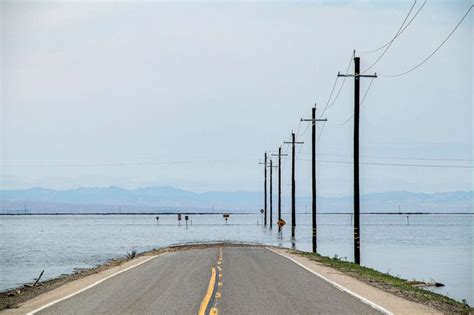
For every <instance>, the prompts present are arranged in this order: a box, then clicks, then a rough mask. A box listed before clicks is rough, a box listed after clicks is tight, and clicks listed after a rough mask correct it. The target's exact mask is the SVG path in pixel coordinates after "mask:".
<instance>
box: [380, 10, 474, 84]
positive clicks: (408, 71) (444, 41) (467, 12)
mask: <svg viewBox="0 0 474 315" xmlns="http://www.w3.org/2000/svg"><path fill="white" fill-rule="evenodd" d="M473 7H474V5H471V6H470V7H469V9H468V10H467V11H466V13H465V14H464V16H463V17H462V18H461V20H460V21H459V22H458V23H457V24H456V26H455V27H454V28H453V29H452V30H451V32H449V34H448V36H446V38H445V39H444V40H443V41H442V42H441V44H439V45H438V47H437V48H436V49H435V50H434V51H433V52H432V53H431V54H429V55H428V56H427V57H426V58H425V59H423V60H422V61H421V62H419V63H418V64H417V65H415V66H413V67H411V68H410V69H408V70H406V71H404V72H401V73H397V74H383V73H379V75H380V76H382V77H387V78H395V77H400V76H403V75H405V74H408V73H410V72H412V71H414V70H416V69H418V68H419V67H421V66H422V65H423V64H424V63H425V62H427V61H428V60H429V59H430V58H431V57H433V55H434V54H436V52H438V50H440V49H441V47H443V45H444V44H445V43H446V42H447V41H448V40H449V38H451V36H452V35H453V34H454V32H455V31H456V30H457V29H458V27H459V26H460V25H461V23H462V22H463V21H464V19H465V18H466V16H467V15H468V14H469V12H471V10H472V8H473Z"/></svg>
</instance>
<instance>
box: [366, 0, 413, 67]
mask: <svg viewBox="0 0 474 315" xmlns="http://www.w3.org/2000/svg"><path fill="white" fill-rule="evenodd" d="M415 4H416V0H415V1H414V2H413V5H412V6H411V8H410V11H408V14H407V16H406V17H405V20H403V23H402V25H400V28H399V29H398V31H397V34H396V35H395V37H394V38H393V39H392V40H391V41H390V43H389V44H388V45H387V47H386V48H385V50H384V51H383V52H382V53H381V54H380V56H379V57H378V58H377V59H376V60H375V61H374V62H373V63H372V64H371V65H370V66H369V67H368V68H367V69H365V70H364V71H362V72H361V74H364V73H366V72H367V71H369V70H370V69H372V68H373V67H375V65H376V64H377V63H378V62H379V61H380V60H381V59H382V58H383V56H384V55H385V53H386V52H387V51H388V50H389V49H390V47H391V46H392V44H393V42H394V41H395V39H396V38H397V37H398V35H399V34H400V31H401V30H402V28H403V26H404V25H405V23H406V21H407V20H408V17H409V16H410V15H411V12H412V11H413V8H414V7H415Z"/></svg>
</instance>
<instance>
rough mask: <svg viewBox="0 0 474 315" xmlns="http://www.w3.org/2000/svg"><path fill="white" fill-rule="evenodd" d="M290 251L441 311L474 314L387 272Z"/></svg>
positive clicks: (465, 305)
mask: <svg viewBox="0 0 474 315" xmlns="http://www.w3.org/2000/svg"><path fill="white" fill-rule="evenodd" d="M291 252H293V253H295V254H298V255H301V256H304V257H306V258H309V259H311V260H313V261H315V262H317V263H319V264H321V265H324V266H327V267H331V268H333V269H336V270H339V271H341V272H343V273H346V274H348V275H350V276H352V277H354V278H357V279H358V280H361V281H363V282H366V283H368V284H370V285H372V286H375V287H377V288H380V289H382V290H384V291H387V292H389V293H392V294H395V295H397V296H400V297H403V298H406V299H408V300H411V301H414V302H418V303H422V304H425V305H429V306H431V307H433V308H436V309H438V310H440V311H441V312H443V313H447V314H474V308H471V307H470V306H469V305H468V304H467V303H461V302H458V301H456V300H454V299H452V298H449V297H447V296H445V295H441V294H438V293H434V292H432V291H429V290H425V289H422V288H418V287H416V286H413V284H412V283H410V281H408V280H405V279H402V278H399V277H396V276H393V275H390V274H389V273H383V272H380V271H377V270H374V269H372V268H368V267H364V266H359V265H357V264H355V263H352V262H349V261H346V260H343V259H341V258H339V257H337V256H334V258H330V257H327V256H321V255H319V254H314V253H307V252H300V251H291Z"/></svg>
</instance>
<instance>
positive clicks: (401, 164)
mask: <svg viewBox="0 0 474 315" xmlns="http://www.w3.org/2000/svg"><path fill="white" fill-rule="evenodd" d="M299 160H301V161H311V160H310V159H299ZM318 161H320V162H325V163H337V164H354V163H353V162H350V161H332V160H318ZM360 164H364V165H379V166H407V167H432V168H474V165H441V164H403V163H379V162H360Z"/></svg>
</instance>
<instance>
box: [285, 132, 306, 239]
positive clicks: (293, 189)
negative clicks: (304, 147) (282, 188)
mask: <svg viewBox="0 0 474 315" xmlns="http://www.w3.org/2000/svg"><path fill="white" fill-rule="evenodd" d="M284 143H288V144H291V238H292V239H295V230H296V197H295V193H296V187H295V182H296V181H295V159H296V157H295V145H296V144H303V143H304V142H296V139H295V133H294V132H292V133H291V142H286V141H285V142H284Z"/></svg>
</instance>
